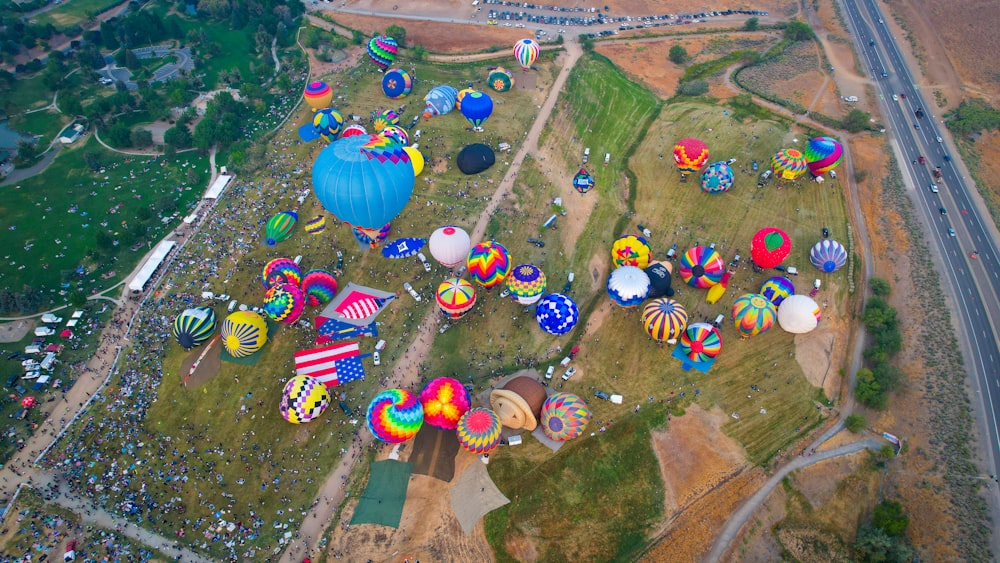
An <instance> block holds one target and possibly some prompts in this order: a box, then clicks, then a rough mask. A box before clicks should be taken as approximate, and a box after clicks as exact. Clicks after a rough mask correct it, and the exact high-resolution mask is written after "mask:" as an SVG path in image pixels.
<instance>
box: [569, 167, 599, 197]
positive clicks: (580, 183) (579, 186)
mask: <svg viewBox="0 0 1000 563" xmlns="http://www.w3.org/2000/svg"><path fill="white" fill-rule="evenodd" d="M593 187H594V177H593V176H591V175H590V173H589V172H587V169H586V168H581V169H580V170H579V171H578V172H577V173H576V176H574V177H573V188H574V189H575V190H576V191H578V192H580V193H581V194H585V193H587V192H589V191H590V190H591V189H593Z"/></svg>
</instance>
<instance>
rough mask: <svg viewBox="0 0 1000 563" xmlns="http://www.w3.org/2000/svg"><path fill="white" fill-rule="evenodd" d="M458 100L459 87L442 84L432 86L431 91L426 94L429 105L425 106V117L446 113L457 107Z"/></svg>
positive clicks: (425, 98)
mask: <svg viewBox="0 0 1000 563" xmlns="http://www.w3.org/2000/svg"><path fill="white" fill-rule="evenodd" d="M457 100H458V88H455V87H454V86H448V85H447V84H442V85H441V86H435V87H433V88H431V91H430V92H427V95H426V96H424V101H425V102H426V103H427V105H426V106H425V107H424V119H427V118H429V117H432V116H435V115H444V114H446V113H448V112H450V111H451V110H453V109H455V102H456V101H457Z"/></svg>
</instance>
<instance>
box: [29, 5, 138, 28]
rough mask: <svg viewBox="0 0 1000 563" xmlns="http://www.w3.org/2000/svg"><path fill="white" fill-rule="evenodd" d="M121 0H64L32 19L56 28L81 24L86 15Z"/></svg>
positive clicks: (105, 8)
mask: <svg viewBox="0 0 1000 563" xmlns="http://www.w3.org/2000/svg"><path fill="white" fill-rule="evenodd" d="M121 3H122V0H64V1H63V3H62V4H60V5H58V6H56V7H54V8H52V9H51V10H49V11H47V12H43V13H41V14H38V15H37V16H35V17H34V18H33V19H34V20H35V21H36V22H38V23H39V24H40V25H46V24H52V25H54V26H55V27H56V28H57V29H65V28H67V27H69V26H73V25H78V24H82V23H83V22H85V21H87V18H88V16H90V15H94V16H96V15H97V14H99V13H100V12H103V11H105V10H107V9H108V8H110V7H112V6H114V5H116V4H121Z"/></svg>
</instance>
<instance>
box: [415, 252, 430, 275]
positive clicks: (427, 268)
mask: <svg viewBox="0 0 1000 563" xmlns="http://www.w3.org/2000/svg"><path fill="white" fill-rule="evenodd" d="M417 258H418V259H419V260H420V263H421V264H423V265H424V271H425V272H429V271H431V264H430V262H428V261H427V257H426V256H424V253H423V252H418V253H417Z"/></svg>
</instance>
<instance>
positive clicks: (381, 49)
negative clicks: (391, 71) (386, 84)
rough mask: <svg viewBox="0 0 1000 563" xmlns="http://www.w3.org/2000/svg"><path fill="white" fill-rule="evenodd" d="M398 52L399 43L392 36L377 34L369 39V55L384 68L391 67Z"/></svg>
mask: <svg viewBox="0 0 1000 563" xmlns="http://www.w3.org/2000/svg"><path fill="white" fill-rule="evenodd" d="M398 52H399V45H398V44H397V43H396V40H395V39H393V38H392V37H386V36H385V35H376V36H375V37H372V38H371V40H370V41H368V57H369V58H370V59H371V60H372V62H373V63H375V66H377V67H379V68H380V69H382V70H385V69H387V68H389V65H391V64H392V62H393V61H395V60H396V53H398Z"/></svg>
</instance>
